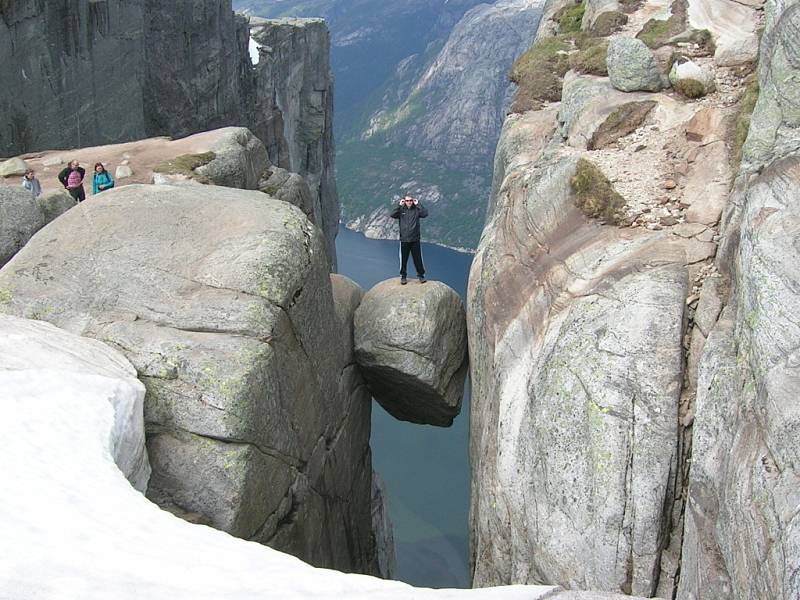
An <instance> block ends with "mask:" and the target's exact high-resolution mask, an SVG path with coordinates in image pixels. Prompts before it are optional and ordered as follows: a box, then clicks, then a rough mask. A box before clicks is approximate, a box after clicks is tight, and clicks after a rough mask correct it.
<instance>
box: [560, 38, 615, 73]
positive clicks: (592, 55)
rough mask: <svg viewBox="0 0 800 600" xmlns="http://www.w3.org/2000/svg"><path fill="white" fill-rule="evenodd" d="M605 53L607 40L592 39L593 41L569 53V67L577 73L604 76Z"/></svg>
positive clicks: (606, 71) (605, 69)
mask: <svg viewBox="0 0 800 600" xmlns="http://www.w3.org/2000/svg"><path fill="white" fill-rule="evenodd" d="M607 54H608V42H606V41H604V40H596V39H593V43H591V44H588V45H586V46H585V47H584V48H583V49H582V50H579V51H578V52H576V53H574V54H572V55H570V57H569V67H570V68H571V69H572V70H574V71H577V72H578V73H587V74H589V75H600V76H606V75H608V68H607V66H606V55H607Z"/></svg>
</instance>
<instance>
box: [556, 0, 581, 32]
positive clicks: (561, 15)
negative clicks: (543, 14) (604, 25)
mask: <svg viewBox="0 0 800 600" xmlns="http://www.w3.org/2000/svg"><path fill="white" fill-rule="evenodd" d="M585 11H586V4H585V2H581V3H580V4H574V5H572V6H565V7H564V8H562V9H561V10H560V11H558V12H557V13H556V14H555V16H554V17H553V18H554V19H555V20H556V21H558V32H559V33H562V34H563V33H575V32H577V31H580V30H581V22H582V21H583V13H584V12H585Z"/></svg>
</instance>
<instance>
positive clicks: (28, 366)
mask: <svg viewBox="0 0 800 600" xmlns="http://www.w3.org/2000/svg"><path fill="white" fill-rule="evenodd" d="M2 301H3V300H2V298H0V302H2ZM65 387H66V388H69V387H75V388H78V389H80V390H81V394H82V395H83V396H84V397H93V396H98V397H100V398H101V399H104V400H106V404H105V405H104V406H102V405H101V410H100V411H98V415H97V416H98V417H100V418H101V419H102V420H103V421H104V422H105V423H107V424H108V427H109V430H110V436H109V437H110V439H109V440H108V442H110V443H109V445H108V449H109V451H110V454H111V457H112V458H113V460H114V464H115V465H116V466H117V467H118V468H119V470H120V471H122V474H123V475H124V476H125V477H126V478H127V479H128V481H129V482H130V484H131V485H132V486H133V487H134V488H136V489H137V490H139V491H140V492H144V491H145V490H146V489H147V480H148V479H149V477H150V464H149V462H148V461H147V451H146V450H145V446H144V419H143V418H142V404H143V402H144V394H145V389H144V386H143V385H142V383H141V382H140V381H139V380H138V379H136V370H135V369H134V368H133V365H131V363H130V362H128V360H127V359H126V358H125V357H124V356H123V355H122V354H121V353H119V352H118V351H116V350H113V349H112V348H109V347H108V346H107V345H105V344H103V343H102V342H98V341H97V340H91V339H87V338H82V337H80V336H77V335H75V334H72V333H68V332H66V331H63V330H62V329H59V328H57V327H54V326H53V325H51V324H50V323H44V322H42V321H32V320H29V319H20V318H18V317H12V316H10V315H4V314H0V400H2V404H3V411H4V413H5V418H6V419H12V418H13V416H12V415H14V414H15V411H14V407H13V406H11V405H10V404H12V403H24V404H28V403H30V404H33V409H34V410H39V411H46V410H47V407H46V406H39V405H36V404H35V399H36V397H37V395H38V394H41V393H44V392H46V391H49V392H50V393H51V394H55V395H56V397H57V394H58V393H59V392H61V391H63V390H64V388H65ZM65 396H66V397H69V396H68V394H67V395H65ZM65 399H66V398H65ZM81 401H82V399H81ZM7 403H8V404H7ZM41 433H44V432H41ZM6 441H8V440H6ZM42 441H49V438H47V437H45V438H43V440H39V442H40V443H41V442H42ZM98 458H99V457H98ZM6 459H8V457H6ZM80 465H81V463H76V464H75V466H80ZM4 523H5V521H4Z"/></svg>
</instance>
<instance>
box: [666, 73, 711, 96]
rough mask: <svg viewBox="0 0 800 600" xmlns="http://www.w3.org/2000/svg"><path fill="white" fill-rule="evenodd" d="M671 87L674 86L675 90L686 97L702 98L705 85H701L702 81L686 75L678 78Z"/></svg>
mask: <svg viewBox="0 0 800 600" xmlns="http://www.w3.org/2000/svg"><path fill="white" fill-rule="evenodd" d="M672 87H673V88H675V91H676V92H678V93H679V94H681V95H683V96H686V97H687V98H702V97H703V96H705V95H706V86H705V85H703V82H702V81H697V80H696V79H691V78H688V77H687V78H685V79H679V80H678V81H676V82H675V84H674V85H673V86H672Z"/></svg>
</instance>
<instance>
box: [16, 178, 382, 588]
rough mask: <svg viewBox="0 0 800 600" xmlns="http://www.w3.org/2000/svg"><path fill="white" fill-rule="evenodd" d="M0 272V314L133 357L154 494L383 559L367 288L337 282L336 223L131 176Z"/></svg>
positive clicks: (313, 544) (286, 545)
mask: <svg viewBox="0 0 800 600" xmlns="http://www.w3.org/2000/svg"><path fill="white" fill-rule="evenodd" d="M56 248H57V251H54V250H55V249H56ZM0 281H1V282H2V283H0V289H2V290H3V292H2V296H1V297H2V302H0V310H2V311H3V312H6V313H11V314H16V315H20V316H26V317H34V318H39V319H44V320H47V321H50V322H51V323H54V324H56V325H58V326H60V327H62V328H64V329H67V330H69V331H72V332H73V333H78V334H81V335H85V336H88V337H94V338H97V339H101V340H104V341H106V342H108V343H111V344H113V345H114V346H115V347H117V348H118V349H120V350H121V351H122V352H124V353H125V354H126V356H127V357H128V358H129V360H130V361H131V362H132V363H133V365H134V366H135V367H136V370H137V372H138V373H139V376H140V378H141V380H142V381H143V383H144V384H145V386H146V387H147V398H146V402H145V420H146V424H147V433H148V440H147V443H148V449H149V452H150V460H151V464H152V466H153V475H152V478H151V481H150V486H149V488H148V496H149V497H150V498H152V499H153V500H155V501H156V502H157V503H158V504H160V505H161V506H163V507H165V508H168V509H169V510H172V511H174V512H175V513H177V514H180V515H182V516H186V517H187V518H190V519H193V520H198V521H200V522H204V523H208V524H211V525H213V526H214V527H217V528H219V529H222V530H224V531H227V532H230V533H232V534H234V535H236V536H238V537H243V538H246V539H250V540H254V541H258V542H263V543H267V544H270V545H272V546H274V547H277V548H280V549H283V550H286V551H289V552H292V553H294V554H296V555H297V556H300V557H302V558H304V559H305V560H307V561H309V562H311V563H313V564H315V565H320V566H326V567H334V568H339V569H342V570H347V571H359V572H367V573H369V572H373V570H374V566H375V565H374V563H375V549H374V541H373V536H372V525H371V515H370V511H371V509H370V492H371V457H370V451H369V445H368V442H369V423H370V403H369V402H370V400H369V396H368V395H367V393H366V388H365V387H364V385H363V381H362V379H361V377H360V375H359V373H358V370H357V368H356V366H355V364H354V361H353V359H352V333H351V331H352V313H353V311H354V310H355V302H354V301H353V299H352V294H345V293H339V294H336V295H334V293H333V291H332V290H333V288H332V285H331V281H330V276H329V274H328V263H327V258H326V252H325V243H324V240H323V238H322V235H321V234H320V232H319V230H318V229H317V228H315V227H314V226H313V225H312V224H311V223H310V222H309V221H308V219H307V218H306V217H305V215H303V213H302V212H301V211H300V210H299V209H298V208H296V207H294V206H291V205H289V204H287V203H285V202H280V201H277V200H273V199H271V198H269V197H268V196H267V195H265V194H263V193H261V192H257V191H244V190H234V189H230V188H224V187H215V186H202V185H191V186H188V185H183V186H168V185H163V186H147V185H128V186H124V187H118V188H116V189H114V190H111V191H108V192H104V193H103V194H102V195H100V196H97V197H93V198H90V199H89V200H87V201H85V202H83V203H82V204H80V205H79V206H77V207H75V208H74V209H72V210H71V211H68V212H67V213H66V214H65V215H63V216H62V217H61V218H59V219H57V220H56V221H54V222H53V223H51V224H50V226H49V227H45V228H44V229H43V230H41V231H40V232H39V234H38V235H37V236H35V237H34V239H32V240H31V241H30V242H29V243H28V244H27V245H26V246H25V247H24V248H23V250H22V251H21V252H19V253H18V254H17V255H16V256H15V257H14V258H13V259H12V261H11V262H9V263H8V264H7V265H6V266H5V268H4V269H3V270H2V272H0Z"/></svg>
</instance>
